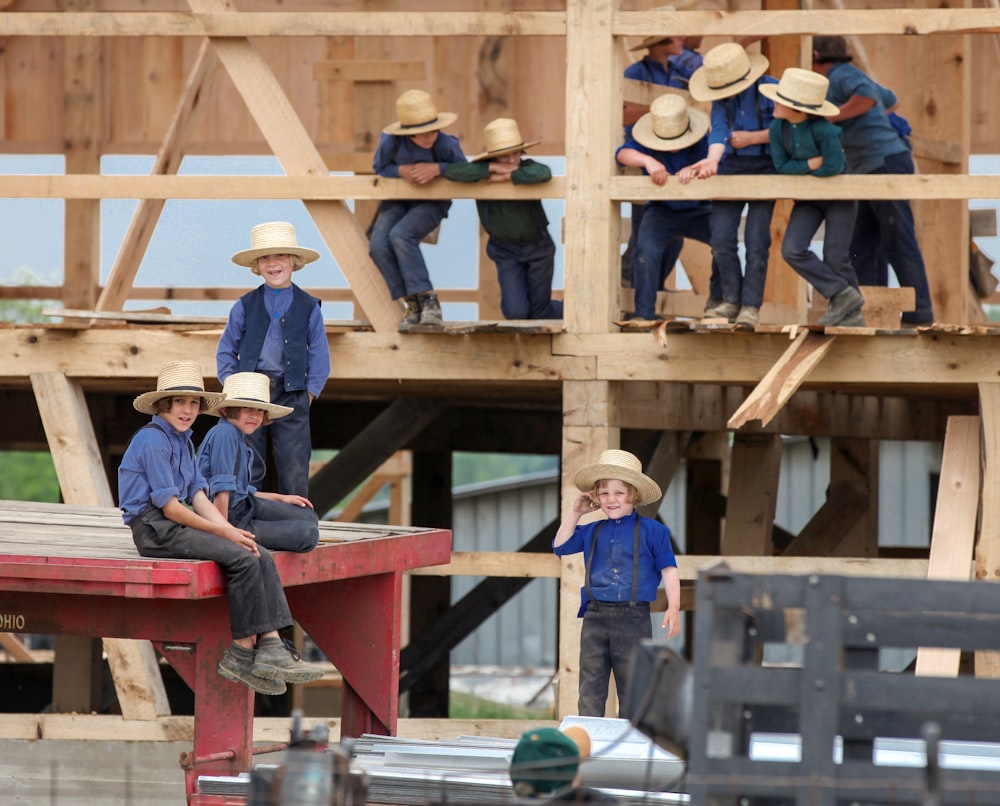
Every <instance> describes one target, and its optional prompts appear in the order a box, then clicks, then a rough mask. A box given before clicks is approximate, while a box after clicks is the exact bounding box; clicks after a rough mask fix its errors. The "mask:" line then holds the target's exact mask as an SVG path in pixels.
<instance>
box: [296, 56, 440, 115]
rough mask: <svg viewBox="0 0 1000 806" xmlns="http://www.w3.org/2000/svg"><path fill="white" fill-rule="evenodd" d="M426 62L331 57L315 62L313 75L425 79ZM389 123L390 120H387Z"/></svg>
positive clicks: (356, 79)
mask: <svg viewBox="0 0 1000 806" xmlns="http://www.w3.org/2000/svg"><path fill="white" fill-rule="evenodd" d="M426 67H427V65H426V64H425V63H424V62H418V61H395V62H394V61H388V60H387V61H382V60H381V59H330V60H328V61H325V62H313V70H312V75H313V78H314V79H315V80H316V81H351V82H356V83H370V82H376V81H377V82H382V81H411V82H414V81H423V80H424V78H426V72H427V71H426ZM386 122H387V123H388V122H389V121H386Z"/></svg>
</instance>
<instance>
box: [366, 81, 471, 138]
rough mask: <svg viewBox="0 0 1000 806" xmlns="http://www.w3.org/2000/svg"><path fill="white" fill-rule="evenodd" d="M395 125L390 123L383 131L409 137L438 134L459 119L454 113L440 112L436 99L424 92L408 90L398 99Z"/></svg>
mask: <svg viewBox="0 0 1000 806" xmlns="http://www.w3.org/2000/svg"><path fill="white" fill-rule="evenodd" d="M396 117H397V118H399V119H398V120H397V121H396V122H395V123H390V124H389V125H388V126H386V127H385V128H384V129H382V131H383V132H384V133H385V134H397V135H403V136H404V137H409V136H410V135H412V134H423V133H424V132H436V131H437V130H438V129H443V128H445V127H447V126H450V125H451V124H452V123H454V122H455V121H456V120H457V119H458V115H456V114H455V113H454V112H440V113H439V112H438V111H437V106H435V105H434V99H433V98H431V96H430V95H428V94H427V93H426V92H424V91H423V90H407V91H406V92H404V93H403V94H402V95H400V96H399V97H398V98H397V99H396Z"/></svg>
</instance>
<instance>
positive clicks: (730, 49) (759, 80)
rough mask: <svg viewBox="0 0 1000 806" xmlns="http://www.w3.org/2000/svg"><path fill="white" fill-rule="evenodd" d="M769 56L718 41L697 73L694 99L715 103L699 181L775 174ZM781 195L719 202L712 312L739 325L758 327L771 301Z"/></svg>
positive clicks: (716, 205)
mask: <svg viewBox="0 0 1000 806" xmlns="http://www.w3.org/2000/svg"><path fill="white" fill-rule="evenodd" d="M767 67H768V62H767V59H766V58H765V57H764V56H762V55H761V54H759V53H747V51H746V50H745V49H744V48H743V46H742V45H739V44H737V43H736V42H725V43H723V44H721V45H716V46H715V47H714V48H712V49H711V50H710V51H709V52H708V53H707V54H705V62H704V64H703V65H702V67H701V68H700V69H699V70H698V71H697V72H695V74H694V75H693V76H692V77H691V81H690V84H689V88H690V91H691V97H693V98H694V99H695V100H697V101H703V102H704V101H711V102H712V112H711V120H712V128H711V131H710V132H709V135H708V156H707V157H706V158H705V159H703V160H702V161H701V162H698V163H696V164H695V165H693V166H692V167H691V170H692V171H693V172H694V173H695V175H696V176H697V177H698V178H699V179H707V178H708V177H710V176H715V175H716V174H720V175H729V176H732V175H745V174H773V173H775V168H774V163H773V162H772V160H771V149H770V145H769V141H770V136H769V134H768V127H769V126H770V125H771V121H772V120H773V119H774V102H773V101H771V100H770V99H768V98H767V97H766V96H764V95H761V93H760V92H759V90H758V87H759V86H760V85H761V84H777V83H778V80H777V79H776V78H773V77H771V76H768V75H765V72H766V71H767ZM744 207H746V208H747V217H746V227H745V230H744V236H743V240H744V244H745V246H746V271H745V272H744V270H743V268H742V267H741V266H740V256H739V229H740V219H741V218H742V216H743V208H744ZM773 212H774V200H773V199H760V200H757V201H730V200H722V199H717V200H715V201H713V202H712V219H711V227H712V255H713V256H714V257H715V261H716V263H717V264H718V267H719V276H720V279H721V282H722V300H721V302H720V304H719V305H717V306H715V307H714V308H712V309H711V310H706V311H705V315H706V316H708V317H713V316H714V317H722V318H724V319H729V320H730V321H732V320H733V318H734V317H735V320H736V326H737V328H753V327H756V325H757V323H758V321H759V319H760V306H761V304H762V303H763V301H764V283H765V282H766V280H767V262H768V258H769V255H770V251H771V214H772V213H773Z"/></svg>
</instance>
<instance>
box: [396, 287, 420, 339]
mask: <svg viewBox="0 0 1000 806" xmlns="http://www.w3.org/2000/svg"><path fill="white" fill-rule="evenodd" d="M403 302H404V303H405V304H406V313H405V314H403V318H402V319H400V320H399V330H400V331H401V332H403V333H405V332H406V331H407V330H409V329H410V326H411V325H419V324H420V297H418V296H417V295H416V294H413V295H411V296H409V297H403Z"/></svg>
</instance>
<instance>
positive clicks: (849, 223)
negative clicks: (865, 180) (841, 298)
mask: <svg viewBox="0 0 1000 806" xmlns="http://www.w3.org/2000/svg"><path fill="white" fill-rule="evenodd" d="M856 209H857V202H855V201H843V200H837V201H801V200H800V201H797V202H795V204H794V205H793V206H792V213H791V215H790V216H789V217H788V229H787V230H785V238H784V240H783V241H782V242H781V256H782V257H783V258H784V259H785V260H786V261H787V262H788V265H789V266H791V267H792V268H793V269H795V271H797V272H798V273H799V275H801V276H802V278H803V279H805V280H806V282H808V283H809V284H810V285H811V286H812V287H813V288H815V289H816V290H817V291H819V293H820V294H822V295H823V296H824V297H826V298H827V299H830V297H832V296H833V295H834V294H836V293H837V292H838V291H843V290H844V289H845V288H847V286H849V285H852V286H854V287H855V288H857V286H858V278H857V276H856V275H855V274H854V269H853V267H852V266H851V249H850V243H851V232H852V230H853V229H854V213H855V211H856ZM824 221H825V222H826V234H825V235H824V238H823V259H822V260H820V259H819V258H818V257H817V256H816V253H815V252H813V251H812V249H810V246H809V245H810V244H811V243H812V239H813V236H814V235H815V234H816V231H817V230H818V229H819V225H820V224H822V223H823V222H824Z"/></svg>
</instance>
